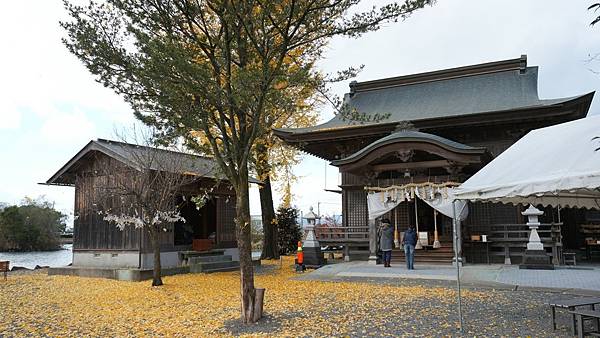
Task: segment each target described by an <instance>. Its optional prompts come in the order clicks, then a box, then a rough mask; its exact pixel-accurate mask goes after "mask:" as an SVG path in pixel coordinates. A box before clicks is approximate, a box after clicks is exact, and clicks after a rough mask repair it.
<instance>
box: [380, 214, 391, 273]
mask: <svg viewBox="0 0 600 338" xmlns="http://www.w3.org/2000/svg"><path fill="white" fill-rule="evenodd" d="M380 231H381V235H380V237H379V248H380V249H381V251H383V266H385V267H386V268H389V267H390V266H391V265H390V262H391V260H392V249H393V248H394V227H393V226H392V225H391V224H390V221H389V220H388V219H383V220H382V221H381V228H380Z"/></svg>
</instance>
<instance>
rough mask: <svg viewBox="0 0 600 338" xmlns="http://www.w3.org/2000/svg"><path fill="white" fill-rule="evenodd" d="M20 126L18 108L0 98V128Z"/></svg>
mask: <svg viewBox="0 0 600 338" xmlns="http://www.w3.org/2000/svg"><path fill="white" fill-rule="evenodd" d="M20 126H21V112H20V110H19V109H18V108H17V107H15V106H14V105H13V104H11V103H9V102H4V101H3V100H2V99H0V130H3V129H4V130H7V129H18V128H19V127H20Z"/></svg>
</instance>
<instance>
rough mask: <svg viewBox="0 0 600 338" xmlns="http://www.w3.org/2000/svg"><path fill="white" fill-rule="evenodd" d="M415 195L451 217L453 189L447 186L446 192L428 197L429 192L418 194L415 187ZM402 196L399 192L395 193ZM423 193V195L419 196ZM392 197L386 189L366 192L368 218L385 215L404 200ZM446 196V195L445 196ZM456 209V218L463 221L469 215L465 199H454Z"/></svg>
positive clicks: (372, 218)
mask: <svg viewBox="0 0 600 338" xmlns="http://www.w3.org/2000/svg"><path fill="white" fill-rule="evenodd" d="M414 191H415V196H417V197H419V198H420V199H422V200H423V201H425V203H427V204H429V205H430V206H431V207H432V208H434V209H435V210H437V211H438V212H440V213H442V214H443V215H445V216H448V217H450V218H452V217H453V213H452V201H453V200H454V189H453V188H447V194H443V195H442V194H436V195H435V198H433V199H430V198H428V197H430V195H429V194H420V193H419V190H418V189H415V190H414ZM395 195H397V196H403V195H401V194H395ZM421 195H423V196H421ZM397 196H395V197H396V199H397V200H393V199H392V197H393V196H392V194H391V193H388V192H386V191H381V192H372V193H369V194H367V207H368V210H369V220H374V219H376V218H377V217H380V216H383V215H385V214H386V213H387V212H388V211H390V210H392V209H394V208H395V207H396V206H398V204H400V203H401V202H403V201H405V198H398V197H397ZM445 196H447V197H445ZM456 210H457V215H458V219H459V220H461V221H464V220H465V219H466V218H467V216H468V215H469V208H468V207H467V202H466V201H456Z"/></svg>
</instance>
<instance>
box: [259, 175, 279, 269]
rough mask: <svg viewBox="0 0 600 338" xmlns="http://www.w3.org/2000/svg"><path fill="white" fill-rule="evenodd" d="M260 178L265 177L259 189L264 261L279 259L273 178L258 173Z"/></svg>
mask: <svg viewBox="0 0 600 338" xmlns="http://www.w3.org/2000/svg"><path fill="white" fill-rule="evenodd" d="M258 175H259V177H265V176H266V178H265V179H264V180H263V183H264V185H263V186H262V187H261V188H260V189H259V193H260V209H261V213H262V224H263V233H264V237H263V248H262V256H261V258H262V259H278V258H279V245H278V243H277V223H274V222H273V220H275V210H274V209H273V193H272V191H271V176H270V175H269V174H267V175H265V176H263V175H261V173H258Z"/></svg>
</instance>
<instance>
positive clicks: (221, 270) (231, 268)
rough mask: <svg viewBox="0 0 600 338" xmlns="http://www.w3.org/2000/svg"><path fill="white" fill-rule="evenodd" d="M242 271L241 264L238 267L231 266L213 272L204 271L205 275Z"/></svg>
mask: <svg viewBox="0 0 600 338" xmlns="http://www.w3.org/2000/svg"><path fill="white" fill-rule="evenodd" d="M239 269H240V266H239V264H238V265H237V266H229V267H225V268H219V269H211V270H206V271H203V272H204V273H213V272H229V271H237V270H239Z"/></svg>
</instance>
